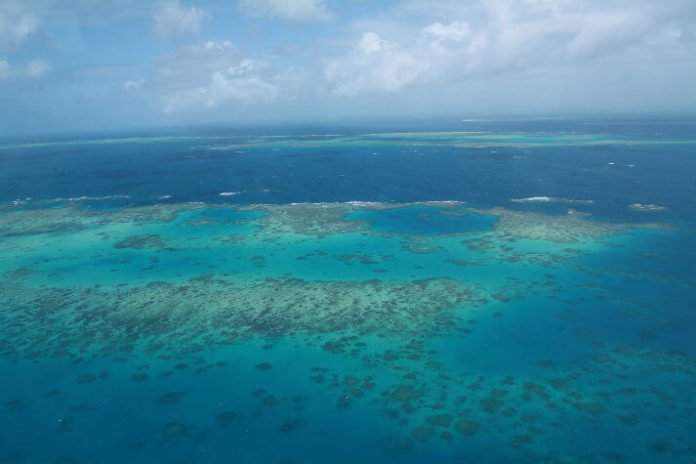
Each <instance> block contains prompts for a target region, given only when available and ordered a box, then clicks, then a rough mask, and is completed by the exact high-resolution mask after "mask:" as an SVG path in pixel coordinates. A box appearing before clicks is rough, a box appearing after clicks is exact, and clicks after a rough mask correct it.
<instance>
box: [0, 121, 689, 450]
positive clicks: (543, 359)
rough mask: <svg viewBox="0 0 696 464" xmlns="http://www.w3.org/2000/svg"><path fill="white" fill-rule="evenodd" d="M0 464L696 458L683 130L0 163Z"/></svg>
mask: <svg viewBox="0 0 696 464" xmlns="http://www.w3.org/2000/svg"><path fill="white" fill-rule="evenodd" d="M0 463H3V464H4V463H18V464H24V463H52V464H53V463H55V464H58V463H60V464H68V463H274V464H319V463H321V464H324V463H329V464H331V463H336V464H353V463H356V464H357V463H360V464H362V463H387V464H388V463H399V464H411V463H429V464H430V463H432V464H437V463H568V464H571V463H612V464H613V463H619V464H620V463H649V464H660V463H683V464H694V463H696V121H694V120H686V119H682V120H679V119H673V120H649V119H640V120H595V119H586V120H556V119H536V120H498V121H486V120H464V121H461V120H447V121H445V120H442V121H430V122H427V123H423V124H415V123H409V124H406V123H404V124H401V125H399V124H391V125H381V126H378V125H376V126H372V127H344V126H337V127H320V128H317V127H308V126H307V127H300V126H297V127H293V128H285V129H273V128H270V127H269V128H256V129H253V130H252V129H248V130H241V129H237V130H232V129H226V128H191V129H176V130H174V129H172V130H166V131H164V130H163V131H159V132H157V131H153V132H141V133H114V132H112V133H107V134H87V135H85V134H82V135H80V134H78V135H75V136H65V137H62V138H58V137H56V138H41V139H33V140H21V139H15V140H3V141H0Z"/></svg>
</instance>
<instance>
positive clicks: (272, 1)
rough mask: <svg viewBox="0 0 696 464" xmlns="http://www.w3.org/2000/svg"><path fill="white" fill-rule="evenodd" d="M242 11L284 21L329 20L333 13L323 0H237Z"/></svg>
mask: <svg viewBox="0 0 696 464" xmlns="http://www.w3.org/2000/svg"><path fill="white" fill-rule="evenodd" d="M239 9H240V11H241V12H242V13H244V14H248V15H251V16H262V17H274V18H278V19H282V20H284V21H295V22H310V21H330V20H331V19H333V17H334V15H333V13H331V11H329V9H328V8H327V7H326V5H324V1H323V0H239Z"/></svg>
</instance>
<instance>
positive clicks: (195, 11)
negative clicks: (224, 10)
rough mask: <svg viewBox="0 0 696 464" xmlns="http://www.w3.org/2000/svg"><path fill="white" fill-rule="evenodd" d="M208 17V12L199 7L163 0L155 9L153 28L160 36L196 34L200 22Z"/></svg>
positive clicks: (172, 0) (199, 27)
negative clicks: (184, 5)
mask: <svg viewBox="0 0 696 464" xmlns="http://www.w3.org/2000/svg"><path fill="white" fill-rule="evenodd" d="M209 17H210V15H208V13H206V12H205V11H203V10H201V9H199V8H195V7H183V6H181V5H179V2H178V0H163V1H162V2H160V4H159V5H158V7H157V9H156V10H155V13H154V16H153V30H154V32H155V34H156V35H157V36H158V37H161V38H171V37H177V36H180V35H185V34H198V33H199V32H200V31H201V22H202V21H203V20H204V19H206V18H209Z"/></svg>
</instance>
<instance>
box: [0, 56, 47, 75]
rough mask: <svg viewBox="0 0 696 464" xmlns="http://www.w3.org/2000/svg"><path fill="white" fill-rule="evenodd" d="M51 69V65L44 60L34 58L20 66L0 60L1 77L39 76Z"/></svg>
mask: <svg viewBox="0 0 696 464" xmlns="http://www.w3.org/2000/svg"><path fill="white" fill-rule="evenodd" d="M50 69H51V66H50V65H49V64H48V63H47V62H46V61H44V60H32V61H29V62H28V63H25V64H23V65H19V66H13V65H12V64H10V63H8V62H7V61H4V60H0V79H22V78H39V77H41V76H43V75H44V74H46V73H47V72H48V71H49V70H50Z"/></svg>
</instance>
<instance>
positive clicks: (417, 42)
mask: <svg viewBox="0 0 696 464" xmlns="http://www.w3.org/2000/svg"><path fill="white" fill-rule="evenodd" d="M665 5H666V6H665ZM399 15H400V16H401V22H396V23H395V22H394V21H393V20H391V21H389V22H385V23H383V24H381V23H380V22H379V20H375V21H371V22H370V23H366V24H365V25H364V27H366V28H369V29H368V30H367V31H364V30H363V32H362V34H361V36H360V38H359V39H356V41H357V45H355V46H354V47H353V48H352V49H351V50H350V51H348V52H347V53H345V54H343V55H340V56H338V57H336V58H333V59H330V60H327V62H326V65H325V68H324V76H325V78H326V81H327V83H328V85H329V87H330V90H331V92H333V93H334V94H336V95H355V94H359V93H368V92H374V91H380V90H381V91H394V90H399V89H401V88H402V87H405V86H409V85H418V84H436V83H443V82H444V83H446V82H460V81H463V80H466V79H469V78H472V77H477V76H492V75H496V74H502V73H509V72H515V71H519V70H525V69H530V68H543V67H548V66H552V67H553V66H558V65H564V64H568V63H578V62H585V61H589V60H592V59H596V58H600V57H602V56H607V55H611V54H616V53H622V52H629V51H630V50H631V49H638V48H640V49H641V51H642V52H645V51H646V50H650V49H651V47H652V48H653V49H655V50H658V51H659V52H660V53H663V54H664V53H665V52H668V53H672V52H673V51H674V50H675V49H677V48H679V46H680V45H683V39H684V32H685V31H686V30H688V28H689V22H690V21H693V20H696V10H695V9H694V8H693V7H690V6H689V3H688V2H683V1H680V0H674V1H671V2H666V3H665V4H662V3H661V2H660V3H657V2H647V1H644V0H636V1H634V2H627V1H624V0H608V1H606V2H602V3H601V4H598V3H594V2H588V1H580V0H557V1H548V0H499V1H483V0H480V1H478V2H460V1H448V0H440V1H433V2H422V1H414V2H408V3H407V4H405V5H402V6H401V7H400V10H398V11H397V14H395V15H394V16H399ZM404 18H405V19H404ZM444 18H447V19H444ZM381 29H384V30H385V31H386V32H385V33H382V31H381ZM385 34H387V35H386V37H387V38H386V39H385V38H383V36H384V35H385ZM680 41H681V42H682V43H680ZM692 48H693V47H692Z"/></svg>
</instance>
